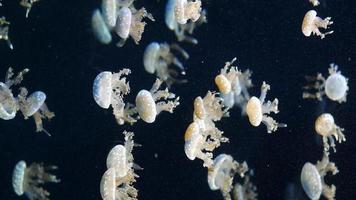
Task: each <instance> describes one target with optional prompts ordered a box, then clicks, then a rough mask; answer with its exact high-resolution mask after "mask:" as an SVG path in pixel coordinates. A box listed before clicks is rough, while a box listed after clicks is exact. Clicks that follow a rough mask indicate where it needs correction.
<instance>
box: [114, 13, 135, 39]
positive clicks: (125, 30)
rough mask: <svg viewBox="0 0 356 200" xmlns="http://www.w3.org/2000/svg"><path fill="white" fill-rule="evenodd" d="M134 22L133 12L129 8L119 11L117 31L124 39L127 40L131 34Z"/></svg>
mask: <svg viewBox="0 0 356 200" xmlns="http://www.w3.org/2000/svg"><path fill="white" fill-rule="evenodd" d="M131 22H132V12H131V10H130V9H129V8H127V7H123V8H121V9H120V10H119V11H118V14H117V20H116V27H115V31H116V33H117V35H118V36H120V37H121V38H122V39H124V40H125V39H127V38H128V37H129V34H130V29H131Z"/></svg>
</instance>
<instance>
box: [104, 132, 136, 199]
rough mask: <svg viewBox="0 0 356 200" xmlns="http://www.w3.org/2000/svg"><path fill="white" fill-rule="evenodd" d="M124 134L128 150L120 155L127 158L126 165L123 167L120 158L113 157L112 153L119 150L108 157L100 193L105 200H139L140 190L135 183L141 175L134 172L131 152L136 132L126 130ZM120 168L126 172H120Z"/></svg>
mask: <svg viewBox="0 0 356 200" xmlns="http://www.w3.org/2000/svg"><path fill="white" fill-rule="evenodd" d="M123 134H124V135H125V147H124V148H125V149H126V151H125V153H124V154H122V153H123V152H121V153H119V154H118V156H119V155H120V156H123V157H122V158H121V159H123V160H125V167H124V168H122V167H123V165H122V164H123V163H122V162H121V161H119V159H120V158H114V157H112V156H113V154H112V153H113V152H115V151H117V150H115V149H113V150H112V151H111V152H110V153H109V155H108V158H107V167H108V169H107V170H106V172H105V173H104V175H103V176H102V178H101V181H100V194H101V197H102V199H103V200H115V199H125V200H137V196H138V191H137V189H136V188H135V187H133V183H134V182H136V178H138V177H139V176H138V175H137V174H135V172H134V169H133V166H134V163H133V156H132V153H131V151H132V149H133V146H134V142H133V139H132V138H133V136H134V134H133V132H127V131H124V133H123ZM114 148H117V147H114ZM120 148H121V147H120ZM119 151H122V150H119ZM112 159H113V160H112ZM115 160H116V161H115ZM117 161H119V162H117ZM120 170H123V171H124V172H126V173H123V172H120Z"/></svg>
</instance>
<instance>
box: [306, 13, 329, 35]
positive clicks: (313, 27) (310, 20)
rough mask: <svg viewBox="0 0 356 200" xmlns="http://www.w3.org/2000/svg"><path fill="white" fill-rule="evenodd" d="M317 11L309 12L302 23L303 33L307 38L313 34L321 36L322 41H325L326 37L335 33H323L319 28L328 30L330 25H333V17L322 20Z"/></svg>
mask: <svg viewBox="0 0 356 200" xmlns="http://www.w3.org/2000/svg"><path fill="white" fill-rule="evenodd" d="M316 14H317V13H316V11H315V10H309V11H308V12H307V13H306V14H305V16H304V19H303V23H302V32H303V34H304V35H305V36H306V37H309V36H310V35H311V34H313V35H314V34H315V35H317V36H320V38H321V39H324V38H325V36H326V35H329V34H332V33H333V32H334V31H329V32H325V33H322V32H320V30H319V28H323V29H327V28H328V27H329V25H331V24H333V22H332V21H331V17H327V18H325V19H322V18H320V17H318V16H317V15H316Z"/></svg>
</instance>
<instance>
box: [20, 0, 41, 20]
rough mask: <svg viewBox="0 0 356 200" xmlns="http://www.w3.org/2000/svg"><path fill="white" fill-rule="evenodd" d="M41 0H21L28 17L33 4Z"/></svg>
mask: <svg viewBox="0 0 356 200" xmlns="http://www.w3.org/2000/svg"><path fill="white" fill-rule="evenodd" d="M39 1H40V0H21V1H20V5H21V6H22V7H24V8H26V18H28V14H29V13H30V11H31V8H32V5H33V4H34V3H36V2H39Z"/></svg>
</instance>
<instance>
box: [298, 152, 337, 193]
mask: <svg viewBox="0 0 356 200" xmlns="http://www.w3.org/2000/svg"><path fill="white" fill-rule="evenodd" d="M328 172H331V174H332V175H335V174H337V173H338V172H339V171H338V169H337V167H336V165H335V163H333V162H330V161H329V156H328V155H327V154H326V153H324V155H323V159H322V160H321V161H318V162H317V163H316V165H313V164H312V163H310V162H307V163H305V164H304V166H303V168H302V172H301V174H300V181H301V183H302V187H303V189H304V192H305V193H306V194H307V196H308V197H309V198H310V199H312V200H317V199H319V198H320V196H321V195H323V196H324V197H325V198H326V199H328V200H334V199H335V193H336V187H335V185H331V186H329V185H327V184H326V183H325V181H324V177H325V176H326V174H327V173H328Z"/></svg>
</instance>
